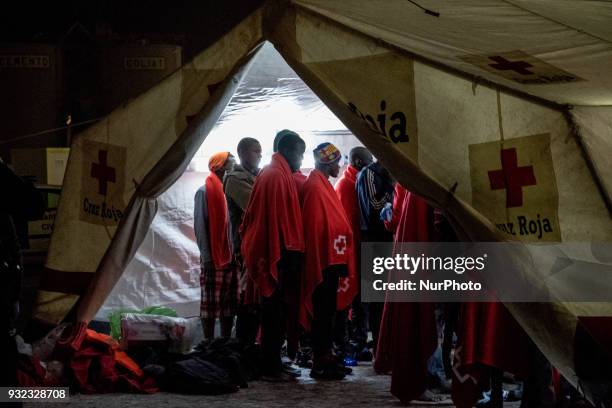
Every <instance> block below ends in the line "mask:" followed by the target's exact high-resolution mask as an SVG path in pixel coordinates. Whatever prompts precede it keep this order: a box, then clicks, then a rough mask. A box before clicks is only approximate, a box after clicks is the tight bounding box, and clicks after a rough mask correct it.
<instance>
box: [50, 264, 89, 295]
mask: <svg viewBox="0 0 612 408" xmlns="http://www.w3.org/2000/svg"><path fill="white" fill-rule="evenodd" d="M94 275H95V274H94V273H91V272H64V271H58V270H55V269H50V268H45V271H44V272H43V275H42V277H41V279H40V286H39V289H41V290H46V291H49V292H60V293H68V294H71V295H81V294H83V292H85V289H87V287H88V286H89V284H90V282H91V280H92V279H93V277H94Z"/></svg>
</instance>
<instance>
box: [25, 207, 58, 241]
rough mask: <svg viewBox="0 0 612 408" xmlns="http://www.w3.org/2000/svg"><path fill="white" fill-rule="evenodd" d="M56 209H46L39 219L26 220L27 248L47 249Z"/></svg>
mask: <svg viewBox="0 0 612 408" xmlns="http://www.w3.org/2000/svg"><path fill="white" fill-rule="evenodd" d="M56 215H57V209H47V210H46V211H45V213H44V214H43V218H42V219H40V220H34V221H28V246H29V249H47V248H48V247H49V242H50V240H51V233H52V232H53V223H54V221H55V216H56Z"/></svg>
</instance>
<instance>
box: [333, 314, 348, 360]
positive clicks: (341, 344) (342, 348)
mask: <svg viewBox="0 0 612 408" xmlns="http://www.w3.org/2000/svg"><path fill="white" fill-rule="evenodd" d="M349 310H350V308H347V309H345V310H339V311H337V312H336V318H335V319H334V345H335V346H336V350H338V352H340V353H346V352H348V345H349V332H348V329H349V327H348V323H349V321H348V316H349Z"/></svg>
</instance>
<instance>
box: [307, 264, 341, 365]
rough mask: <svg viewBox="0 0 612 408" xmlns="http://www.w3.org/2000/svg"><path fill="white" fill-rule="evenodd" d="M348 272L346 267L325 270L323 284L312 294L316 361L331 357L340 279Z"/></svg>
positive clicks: (313, 349) (313, 346) (313, 338)
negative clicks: (344, 272)
mask: <svg viewBox="0 0 612 408" xmlns="http://www.w3.org/2000/svg"><path fill="white" fill-rule="evenodd" d="M343 271H346V267H345V266H344V265H336V266H332V267H329V268H326V269H325V270H323V282H321V283H320V284H319V286H317V288H316V289H315V291H314V293H313V294H312V309H313V316H312V330H311V332H312V351H313V353H314V360H315V363H316V362H317V361H316V360H319V361H320V360H321V359H325V358H326V357H331V354H332V346H333V340H334V319H335V316H336V304H337V303H336V299H337V296H338V277H339V276H343Z"/></svg>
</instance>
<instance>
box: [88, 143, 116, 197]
mask: <svg viewBox="0 0 612 408" xmlns="http://www.w3.org/2000/svg"><path fill="white" fill-rule="evenodd" d="M107 159H108V151H106V150H98V161H99V162H100V163H92V164H91V177H93V178H97V179H98V193H100V194H101V195H104V196H105V195H106V189H107V186H108V183H109V182H110V183H114V182H116V180H115V168H114V167H109V166H108V165H107V164H106V162H107Z"/></svg>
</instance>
